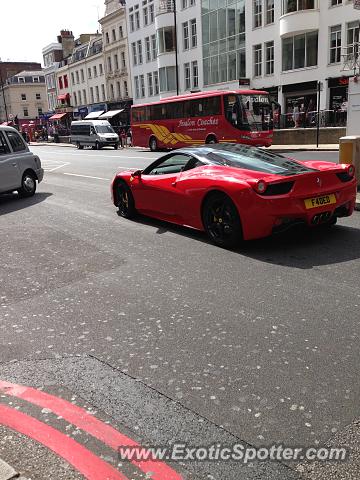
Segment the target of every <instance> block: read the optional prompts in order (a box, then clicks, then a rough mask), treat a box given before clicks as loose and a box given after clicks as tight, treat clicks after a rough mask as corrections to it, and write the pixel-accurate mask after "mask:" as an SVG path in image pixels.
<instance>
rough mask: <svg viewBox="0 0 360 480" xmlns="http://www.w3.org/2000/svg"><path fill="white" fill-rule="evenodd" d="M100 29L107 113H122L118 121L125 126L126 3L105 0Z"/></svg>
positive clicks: (127, 92)
mask: <svg viewBox="0 0 360 480" xmlns="http://www.w3.org/2000/svg"><path fill="white" fill-rule="evenodd" d="M99 23H100V25H101V27H102V39H103V58H104V73H105V82H106V95H107V106H108V110H113V111H115V110H117V111H120V110H122V112H121V114H120V113H119V117H118V119H117V122H115V123H122V124H124V123H128V122H129V114H130V106H131V104H132V85H131V80H130V68H129V49H128V37H127V26H126V7H125V2H121V1H119V0H105V15H104V17H103V18H101V19H100V20H99Z"/></svg>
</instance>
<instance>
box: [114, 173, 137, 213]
mask: <svg viewBox="0 0 360 480" xmlns="http://www.w3.org/2000/svg"><path fill="white" fill-rule="evenodd" d="M116 195H117V207H118V209H119V210H118V215H119V216H120V217H123V218H133V217H134V216H135V215H136V209H135V201H134V197H133V194H132V193H131V190H130V188H129V187H128V186H127V185H126V183H125V182H119V184H118V185H117V192H116Z"/></svg>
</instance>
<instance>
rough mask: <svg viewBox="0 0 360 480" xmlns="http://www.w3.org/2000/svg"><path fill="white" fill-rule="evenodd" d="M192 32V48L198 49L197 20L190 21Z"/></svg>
mask: <svg viewBox="0 0 360 480" xmlns="http://www.w3.org/2000/svg"><path fill="white" fill-rule="evenodd" d="M190 32H191V47H192V48H195V47H197V26H196V18H194V19H192V20H190Z"/></svg>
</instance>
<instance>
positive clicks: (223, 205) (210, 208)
mask: <svg viewBox="0 0 360 480" xmlns="http://www.w3.org/2000/svg"><path fill="white" fill-rule="evenodd" d="M202 219H203V225H204V228H205V231H206V233H207V234H208V236H209V237H210V239H211V240H212V241H213V242H214V243H215V244H216V245H219V246H220V247H223V248H233V247H236V246H237V245H239V244H240V242H241V241H242V238H243V236H242V228H241V221H240V216H239V213H238V211H237V208H236V206H235V205H234V203H233V201H232V200H231V199H230V198H229V197H228V196H227V195H225V194H223V193H221V192H216V193H214V194H211V195H209V196H208V197H207V198H206V200H205V203H204V206H203V213H202Z"/></svg>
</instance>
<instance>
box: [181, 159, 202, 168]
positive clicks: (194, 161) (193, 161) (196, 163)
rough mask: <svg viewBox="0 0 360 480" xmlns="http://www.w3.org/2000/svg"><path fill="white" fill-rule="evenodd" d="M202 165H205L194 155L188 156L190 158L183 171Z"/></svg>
mask: <svg viewBox="0 0 360 480" xmlns="http://www.w3.org/2000/svg"><path fill="white" fill-rule="evenodd" d="M202 165H205V164H204V163H203V162H202V161H201V160H198V159H197V158H195V157H190V160H189V161H188V163H187V165H186V166H185V168H184V171H188V170H192V169H193V168H196V167H201V166H202Z"/></svg>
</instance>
